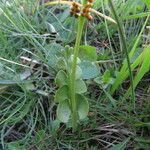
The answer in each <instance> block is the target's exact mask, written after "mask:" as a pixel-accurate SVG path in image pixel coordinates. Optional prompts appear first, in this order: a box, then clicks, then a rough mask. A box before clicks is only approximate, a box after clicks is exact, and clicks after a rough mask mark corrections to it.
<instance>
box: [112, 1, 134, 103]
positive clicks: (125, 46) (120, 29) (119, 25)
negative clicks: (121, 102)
mask: <svg viewBox="0 0 150 150" xmlns="http://www.w3.org/2000/svg"><path fill="white" fill-rule="evenodd" d="M109 3H110V7H111V10H112V13H113V15H114V17H115V19H116V22H117V24H118V30H119V33H120V38H121V41H122V45H123V49H124V52H125V55H126V59H127V64H128V69H129V74H130V83H131V88H132V102H133V105H134V106H135V92H134V85H133V74H132V70H131V66H130V64H131V63H130V58H129V54H128V49H127V44H126V39H125V36H124V32H123V29H122V25H121V22H120V20H119V17H118V15H117V13H116V11H115V8H114V6H113V3H112V1H111V0H109Z"/></svg>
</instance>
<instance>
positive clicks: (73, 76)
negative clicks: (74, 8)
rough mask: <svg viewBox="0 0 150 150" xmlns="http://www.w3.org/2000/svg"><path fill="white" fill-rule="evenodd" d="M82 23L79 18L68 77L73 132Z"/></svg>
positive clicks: (83, 21) (74, 128) (75, 126)
mask: <svg viewBox="0 0 150 150" xmlns="http://www.w3.org/2000/svg"><path fill="white" fill-rule="evenodd" d="M84 23H85V18H84V17H82V16H80V17H79V19H78V31H77V37H76V43H75V47H74V55H73V62H72V70H71V76H70V92H71V107H72V126H73V130H74V131H75V130H76V128H77V104H76V98H75V79H76V68H77V57H78V52H79V46H80V42H81V37H82V31H83V27H84Z"/></svg>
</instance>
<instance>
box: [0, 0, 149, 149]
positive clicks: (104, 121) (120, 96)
mask: <svg viewBox="0 0 150 150" xmlns="http://www.w3.org/2000/svg"><path fill="white" fill-rule="evenodd" d="M146 2H147V3H148V1H146V0H145V1H144V0H143V1H141V0H137V1H133V0H127V1H123V0H121V1H120V0H115V2H114V7H115V10H116V13H117V15H118V16H119V19H120V20H121V21H122V25H121V27H122V28H123V32H124V36H125V40H126V41H125V42H126V45H127V51H128V55H129V58H130V61H131V70H132V72H133V77H134V78H133V86H134V92H135V96H136V101H135V109H133V103H132V98H131V97H130V94H131V84H130V81H129V80H130V79H129V72H128V66H127V62H126V57H125V55H124V49H123V48H122V41H121V39H120V37H119V34H118V28H117V26H116V25H114V24H112V23H111V22H109V21H107V20H104V19H103V18H100V17H98V16H95V18H94V20H93V21H91V22H88V23H87V25H86V27H85V30H84V33H83V37H82V45H92V46H95V47H96V49H97V54H98V57H97V61H96V62H98V66H99V70H100V74H99V75H98V76H97V78H96V79H89V80H85V82H86V85H87V87H88V91H87V92H86V94H85V96H86V97H87V99H88V101H89V106H90V111H89V114H88V117H87V118H86V119H84V120H83V121H81V122H80V123H79V126H78V129H77V131H76V132H75V133H72V130H71V124H67V125H65V124H63V123H60V121H59V120H58V119H57V118H56V107H57V104H55V103H54V95H55V92H56V90H57V86H56V85H55V83H54V78H55V76H56V74H57V72H58V71H59V70H60V69H59V66H58V65H57V62H58V60H59V57H62V53H61V49H65V46H66V45H69V46H70V47H73V46H74V42H75V35H76V29H77V21H76V19H75V18H73V17H70V16H69V7H68V6H66V5H65V6H61V5H57V6H53V7H44V6H40V5H39V4H38V1H37V0H34V1H32V2H31V1H27V0H24V1H19V0H11V1H9V5H8V4H7V5H6V4H5V2H2V1H1V2H0V50H1V52H0V149H4V150H12V149H15V150H19V149H21V150H23V149H27V150H29V149H33V150H34V149H35V150H37V149H38V150H45V149H52V150H53V149H54V150H55V149H56V150H57V149H58V150H59V149H60V150H65V149H69V150H76V149H77V150H78V149H79V150H80V149H81V150H82V149H89V150H97V149H102V150H107V149H118V150H119V147H121V148H122V149H133V150H140V149H144V150H149V149H150V143H149V141H150V138H149V137H150V116H149V114H150V110H149V108H150V88H149V87H150V78H149V76H150V72H149V71H150V64H149V56H150V46H149V44H150V43H149V42H150V39H149V34H150V31H148V29H146V27H147V26H149V25H150V24H149V15H150V13H149V10H148V7H147V6H146V4H147V3H146ZM147 5H148V4H147ZM148 6H149V5H148ZM94 8H96V9H97V10H99V11H100V12H103V13H104V14H106V15H108V16H111V17H112V18H113V15H112V12H111V9H110V7H109V4H108V2H107V1H104V2H103V1H99V0H97V1H96V2H95V5H94ZM54 30H55V31H56V32H57V35H56V36H54V33H52V32H53V31H54ZM47 33H48V34H49V35H48V37H46V36H45V35H44V34H47ZM21 56H25V57H27V58H31V59H33V60H36V61H38V62H40V64H39V65H36V66H34V65H33V63H32V62H28V63H23V61H22V59H21ZM29 66H30V67H31V69H29ZM28 72H30V73H31V74H30V75H29V78H26V79H25V80H24V81H22V80H21V76H23V77H24V78H25V76H27V75H28Z"/></svg>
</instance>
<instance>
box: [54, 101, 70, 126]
mask: <svg viewBox="0 0 150 150" xmlns="http://www.w3.org/2000/svg"><path fill="white" fill-rule="evenodd" d="M70 115H71V110H70V106H69V101H68V100H64V101H62V102H60V103H59V104H58V107H57V117H58V119H59V120H60V121H61V122H63V123H67V122H68V121H69V119H70Z"/></svg>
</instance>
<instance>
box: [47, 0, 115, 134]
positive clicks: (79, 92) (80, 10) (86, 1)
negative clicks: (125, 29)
mask: <svg viewBox="0 0 150 150" xmlns="http://www.w3.org/2000/svg"><path fill="white" fill-rule="evenodd" d="M60 3H61V4H68V5H71V6H72V7H71V11H70V14H71V15H72V16H74V17H76V18H77V20H78V29H77V35H76V42H75V46H74V48H73V49H72V48H70V47H68V46H67V47H66V48H65V50H64V51H63V54H64V57H62V58H60V61H59V64H60V68H61V70H60V71H59V72H58V73H57V75H56V78H55V82H56V84H57V86H58V87H59V89H58V90H57V91H56V94H55V102H56V103H58V107H57V118H58V119H59V120H60V121H61V122H63V123H68V122H71V123H72V127H73V130H74V131H75V130H76V129H77V123H78V122H79V121H80V120H82V119H84V118H85V117H86V116H87V114H88V111H89V103H88V101H87V98H86V97H85V96H84V95H83V94H84V93H85V92H86V91H87V87H86V84H85V82H84V81H83V78H84V75H83V71H85V70H84V69H83V68H82V65H81V59H82V58H81V59H80V58H79V57H78V54H79V49H84V50H85V51H83V54H84V53H86V55H89V57H91V56H94V58H95V53H96V50H95V49H94V48H93V47H90V46H80V43H81V38H82V32H83V30H84V25H85V22H86V21H87V20H88V21H90V20H92V19H93V17H92V16H91V13H92V12H93V13H96V14H97V15H100V16H102V17H104V18H105V19H108V20H110V21H112V22H113V23H116V22H115V21H114V20H113V19H111V18H110V17H108V16H105V15H103V14H101V13H100V12H98V11H96V10H95V9H92V5H93V4H92V3H93V0H82V2H81V4H80V3H77V2H68V1H55V2H48V3H46V6H48V5H54V4H60ZM91 54H92V55H91ZM92 59H93V58H92ZM84 65H87V66H90V65H91V66H92V65H93V64H92V63H90V62H89V61H86V62H84ZM91 68H93V66H92V67H91ZM91 71H92V70H91ZM85 76H86V75H85ZM91 77H93V75H91ZM85 78H86V77H85ZM88 78H89V77H87V79H88Z"/></svg>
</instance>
